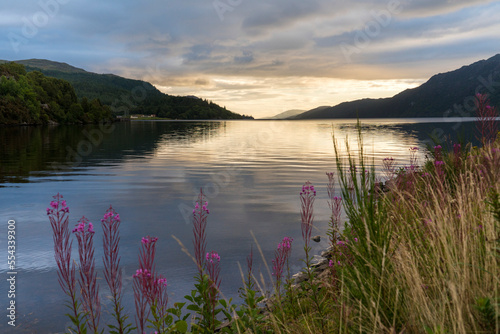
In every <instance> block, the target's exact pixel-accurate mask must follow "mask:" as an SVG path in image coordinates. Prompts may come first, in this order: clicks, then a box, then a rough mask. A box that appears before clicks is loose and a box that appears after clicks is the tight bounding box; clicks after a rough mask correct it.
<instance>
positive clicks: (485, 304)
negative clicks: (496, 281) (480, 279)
mask: <svg viewBox="0 0 500 334" xmlns="http://www.w3.org/2000/svg"><path fill="white" fill-rule="evenodd" d="M474 307H475V309H476V310H477V311H478V313H479V321H480V323H481V325H482V327H483V328H484V329H485V330H488V331H491V332H492V333H493V331H494V330H495V326H496V323H498V322H499V321H500V315H499V314H497V312H496V310H495V307H494V306H493V304H492V303H491V299H490V298H485V297H483V298H478V299H477V300H476V304H475V305H474Z"/></svg>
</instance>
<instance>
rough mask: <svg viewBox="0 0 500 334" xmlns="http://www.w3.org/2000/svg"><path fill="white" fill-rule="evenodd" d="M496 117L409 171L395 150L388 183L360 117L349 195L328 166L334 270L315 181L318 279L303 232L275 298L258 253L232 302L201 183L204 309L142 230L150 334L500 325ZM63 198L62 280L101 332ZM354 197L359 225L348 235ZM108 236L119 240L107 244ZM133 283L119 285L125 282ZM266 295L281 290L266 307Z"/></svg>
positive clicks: (80, 314)
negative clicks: (170, 280)
mask: <svg viewBox="0 0 500 334" xmlns="http://www.w3.org/2000/svg"><path fill="white" fill-rule="evenodd" d="M477 101H478V108H487V107H488V106H487V101H486V100H484V99H483V97H482V96H478V97H477ZM483 102H485V103H483ZM490 109H491V107H490ZM478 114H479V115H484V112H481V110H480V111H479V113H478ZM493 114H494V113H491V114H490V115H493ZM485 122H495V120H494V118H493V117H489V118H486V119H485V118H482V119H480V122H478V130H479V133H481V134H482V137H481V141H482V143H483V146H482V147H480V148H478V147H472V146H471V145H465V144H464V143H451V146H452V148H453V149H451V150H450V151H449V152H447V151H445V150H443V147H442V146H441V145H440V144H439V143H436V145H435V146H434V147H430V148H429V153H428V158H427V160H426V161H425V163H423V164H422V165H420V164H419V161H418V159H417V158H416V154H415V153H416V151H417V150H418V148H411V149H410V164H409V165H408V166H402V167H400V168H397V166H396V163H395V161H394V159H392V158H387V159H385V160H384V167H385V170H384V174H385V184H384V183H382V182H381V179H379V177H378V176H377V175H376V174H375V170H374V167H373V166H374V164H373V162H372V163H371V164H370V162H368V161H366V158H365V156H364V153H363V145H362V138H361V131H360V125H359V124H358V128H359V144H360V150H359V153H358V155H353V154H351V151H349V147H347V149H348V155H347V157H342V156H341V155H340V153H339V152H340V151H339V144H338V142H337V141H336V140H335V152H336V161H337V176H338V181H339V184H340V189H341V192H342V195H341V196H342V197H339V196H335V193H334V189H335V187H334V183H335V177H334V174H333V173H328V174H327V175H328V195H329V198H330V203H329V204H330V208H331V210H332V215H331V221H330V223H331V224H330V229H329V231H328V235H329V238H330V242H331V248H330V250H329V254H328V257H329V259H330V260H329V262H328V265H327V267H326V268H325V270H324V271H323V272H322V274H321V275H317V270H315V269H314V267H313V265H312V264H311V259H310V254H309V251H310V248H309V247H308V246H309V242H310V237H311V233H310V232H311V228H312V227H313V224H314V222H313V217H314V214H313V210H314V205H313V204H314V199H315V196H316V189H315V188H314V186H313V185H312V184H310V183H309V182H306V183H305V184H304V185H303V187H302V191H301V193H300V199H301V209H300V213H301V227H302V237H303V239H304V243H305V247H304V252H305V260H304V263H305V265H306V267H305V269H304V270H303V274H302V276H303V277H305V280H302V281H298V280H297V281H295V280H294V279H292V278H291V277H290V273H289V271H288V272H287V273H286V272H285V268H288V257H289V254H290V252H291V251H292V241H293V240H292V239H291V238H288V237H285V238H284V239H283V241H282V242H280V243H279V244H278V247H277V249H276V253H275V258H274V260H273V261H272V263H273V277H274V279H275V282H276V284H275V285H274V291H273V293H272V295H271V296H268V294H267V292H266V291H265V288H263V287H264V284H263V283H264V282H262V281H260V280H259V279H257V278H256V277H257V275H254V274H253V272H252V257H253V255H252V253H251V255H250V256H249V258H248V259H247V263H248V274H247V278H246V279H245V282H244V287H243V288H242V290H241V291H242V292H241V296H242V298H243V304H242V305H241V306H239V307H236V306H234V305H232V304H231V303H232V301H231V300H225V299H223V298H221V295H222V294H221V292H220V289H219V287H220V276H219V274H220V267H219V266H220V264H221V258H220V256H219V255H218V254H217V253H216V252H215V251H211V252H208V253H206V234H205V229H206V225H207V219H208V215H209V213H210V211H209V209H208V203H207V202H206V201H205V198H204V195H203V192H202V191H200V195H199V197H198V201H197V203H196V205H195V207H194V210H193V235H194V237H193V246H194V256H193V261H194V263H195V264H196V265H197V268H198V273H197V276H196V282H197V283H196V284H195V289H194V290H193V291H192V293H191V294H190V295H188V296H186V300H187V304H188V305H187V306H186V310H187V311H191V312H193V315H192V316H191V314H189V313H186V312H184V311H183V307H184V306H185V305H186V303H176V304H174V306H173V307H171V308H167V303H168V296H167V294H166V288H167V287H166V280H165V278H163V277H162V276H161V275H159V274H158V273H157V272H156V270H155V265H154V257H155V245H156V242H157V240H158V239H157V238H152V237H149V236H147V237H145V238H143V239H142V246H141V250H140V256H139V269H138V270H137V272H136V274H135V275H134V278H133V279H134V296H135V301H136V310H137V315H136V326H137V328H138V329H139V333H143V332H144V331H146V330H147V328H151V329H152V330H154V331H156V332H158V333H186V332H188V331H189V330H190V331H191V332H192V333H213V332H215V331H220V332H225V333H333V332H338V333H351V332H359V333H365V332H370V333H498V332H499V330H500V298H499V283H500V271H499V266H498V265H499V261H500V138H496V137H497V133H496V132H495V133H493V132H492V131H490V129H492V128H494V126H493V125H492V124H485ZM485 134H486V135H485ZM346 144H347V141H346ZM442 144H443V145H444V143H442ZM370 165H371V169H370V167H369V166H370ZM54 198H55V201H53V202H51V207H50V208H48V209H47V214H48V215H49V218H50V220H51V223H52V227H53V229H54V236H55V237H54V242H55V250H56V261H59V262H58V267H59V268H60V269H59V275H60V283H61V287H62V288H63V290H64V291H65V292H66V294H67V295H68V298H69V299H70V302H69V307H70V309H71V312H70V314H71V315H70V317H71V319H72V321H73V324H74V328H73V331H75V332H78V333H82V332H84V330H85V328H84V327H82V326H85V325H87V326H88V328H89V329H90V330H92V331H93V332H97V331H98V328H97V326H95V327H94V325H93V324H98V323H99V319H98V318H97V317H96V315H97V313H96V312H95V311H94V310H96V309H98V307H97V304H98V293H97V292H93V293H94V295H95V296H96V297H95V298H93V299H91V300H93V302H94V303H95V304H94V308H92V307H91V306H92V305H90V304H89V302H88V300H89V299H88V298H85V294H84V293H83V292H82V293H81V294H82V296H81V298H80V299H79V300H76V298H75V293H74V292H71V291H73V290H71V289H70V288H71V287H73V289H74V287H75V286H76V283H75V280H76V274H75V269H74V267H72V266H71V265H70V263H71V261H69V256H70V251H69V250H68V248H67V245H68V244H69V245H70V241H69V240H70V239H69V232H68V231H69V230H68V226H67V216H66V214H67V213H68V207H67V205H66V202H65V201H62V197H61V196H60V195H59V194H58V195H57V196H55V197H54ZM340 204H342V205H343V207H344V211H345V215H346V217H347V220H348V221H347V222H346V223H345V226H344V229H343V230H342V231H341V230H340V228H339V222H340V217H341V215H340V211H339V210H340V209H339V208H340ZM110 218H113V219H115V220H119V219H120V218H119V216H118V215H117V214H116V212H114V211H112V210H111V208H110V210H108V212H107V213H106V214H105V216H104V219H103V223H108V222H107V220H109V219H110ZM87 223H88V222H87V221H81V222H80V224H78V225H77V227H76V228H75V230H74V231H73V232H74V233H76V234H77V235H78V236H79V237H78V244H79V245H80V244H81V243H82V242H81V240H90V241H89V243H87V245H91V240H92V235H93V233H94V230H93V225H92V224H91V223H88V224H87ZM103 227H104V226H103ZM115 231H117V227H116V229H115ZM111 240H118V236H116V238H114V239H113V238H111V239H109V240H108V239H105V240H104V245H105V246H104V247H105V249H110V250H111V251H110V252H108V251H107V253H106V254H109V255H107V256H109V258H110V259H111V258H112V259H115V260H114V262H113V261H110V262H113V263H115V264H114V265H111V264H106V262H105V267H107V266H114V268H115V270H116V268H117V264H118V263H119V258H118V257H117V254H118V243H116V244H114V243H113V241H111ZM106 243H110V244H113V245H116V246H113V247H107V246H106ZM180 244H181V245H182V243H180ZM70 247H71V246H70ZM182 247H183V248H184V250H185V251H186V252H188V251H187V249H186V248H185V247H184V246H182ZM188 253H189V252H188ZM58 254H62V255H58ZM79 254H80V271H84V272H86V273H87V276H82V275H81V280H82V281H84V282H85V285H84V284H82V283H80V284H82V286H92V285H93V284H94V283H95V279H96V277H95V275H94V274H93V271H92V267H90V268H91V269H90V270H86V271H85V267H86V266H87V265H88V264H89V263H90V264H92V263H94V260H93V258H92V254H93V252H90V251H89V248H84V247H79ZM63 260H64V261H63ZM60 262H61V264H59V263H60ZM106 270H107V269H106ZM88 273H90V274H88ZM107 275H109V274H107ZM67 277H69V278H67ZM106 277H108V276H106ZM120 279H121V277H120V278H116V277H115V278H114V279H113V280H108V278H107V281H108V284H109V282H110V281H113V282H116V283H115V286H120V283H119V281H120ZM283 282H284V283H285V284H282V283H283ZM91 292H92V291H91ZM120 293H121V290H120V291H119V292H117V293H116V296H118V297H117V298H116V299H115V300H116V303H117V304H116V305H115V309H117V310H121V309H122V308H121V306H120V302H121V298H120V297H119V296H120ZM264 296H268V297H269V298H268V300H267V303H266V304H265V305H262V303H263V297H264ZM259 303H261V306H260V307H259ZM86 305H88V306H86ZM218 315H219V316H218ZM220 315H224V316H225V318H226V319H227V320H228V323H227V324H226V325H222V321H221V319H222V317H221V316H220ZM115 318H116V324H115V325H112V326H111V328H113V329H115V331H114V332H116V333H118V332H119V333H125V332H128V331H130V330H131V326H130V324H125V322H126V319H127V318H126V317H125V316H124V315H120V316H119V315H115ZM120 319H121V322H120ZM124 321H125V322H124ZM188 322H190V324H191V326H190V327H189V326H188ZM121 325H123V326H121ZM122 327H123V328H124V329H123V330H117V329H119V328H122Z"/></svg>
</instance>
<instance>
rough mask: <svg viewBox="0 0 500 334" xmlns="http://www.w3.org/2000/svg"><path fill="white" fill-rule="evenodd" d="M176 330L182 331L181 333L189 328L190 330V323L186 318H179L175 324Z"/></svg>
mask: <svg viewBox="0 0 500 334" xmlns="http://www.w3.org/2000/svg"><path fill="white" fill-rule="evenodd" d="M173 329H175V330H177V331H179V332H181V333H186V332H187V330H188V324H187V322H186V321H184V320H178V321H177V322H176V323H175V326H174V328H173Z"/></svg>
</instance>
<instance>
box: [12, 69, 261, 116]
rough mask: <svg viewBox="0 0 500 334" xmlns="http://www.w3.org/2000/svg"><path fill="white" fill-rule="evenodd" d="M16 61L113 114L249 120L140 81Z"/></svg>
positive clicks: (219, 107)
mask: <svg viewBox="0 0 500 334" xmlns="http://www.w3.org/2000/svg"><path fill="white" fill-rule="evenodd" d="M16 62H17V63H19V64H23V65H25V66H26V70H27V71H35V70H36V71H40V72H42V73H44V74H45V75H47V76H50V77H55V78H59V79H64V80H67V81H68V82H70V83H71V84H72V86H73V87H74V89H75V92H76V95H77V96H78V97H79V98H83V97H86V98H88V99H95V98H97V99H99V101H101V103H102V104H104V105H107V106H110V107H111V109H112V111H113V113H114V114H115V115H129V114H134V113H139V114H148V115H151V114H154V115H156V116H157V117H163V118H171V119H243V118H252V117H250V116H243V115H240V114H236V113H233V112H231V111H229V110H227V109H226V108H225V107H221V106H219V105H217V104H215V103H213V102H211V101H207V100H203V99H199V98H197V97H194V96H172V95H167V94H164V93H162V92H160V91H159V90H158V89H156V87H154V86H153V85H152V84H150V83H148V82H145V81H142V80H133V79H126V78H123V77H120V76H117V75H114V74H96V73H92V72H87V71H85V70H83V69H80V68H76V67H73V66H71V65H68V64H66V63H58V62H54V61H49V60H43V59H29V60H19V61H16Z"/></svg>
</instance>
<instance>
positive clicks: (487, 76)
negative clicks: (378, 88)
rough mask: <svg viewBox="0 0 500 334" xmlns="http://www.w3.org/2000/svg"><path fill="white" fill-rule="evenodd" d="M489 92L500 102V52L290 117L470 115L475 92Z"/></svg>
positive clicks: (493, 101)
mask: <svg viewBox="0 0 500 334" xmlns="http://www.w3.org/2000/svg"><path fill="white" fill-rule="evenodd" d="M476 93H484V94H488V95H489V97H490V102H491V104H492V105H497V106H500V54H497V55H496V56H493V57H491V58H489V59H487V60H481V61H478V62H476V63H473V64H471V65H468V66H463V67H462V68H460V69H458V70H455V71H451V72H447V73H440V74H436V75H434V76H433V77H431V78H430V79H429V80H428V81H427V82H426V83H424V84H422V85H421V86H419V87H416V88H413V89H407V90H405V91H403V92H401V93H399V94H397V95H395V96H393V97H391V98H384V99H361V100H356V101H352V102H344V103H341V104H338V105H336V106H333V107H319V108H316V109H312V110H309V111H306V112H305V113H302V114H300V115H297V116H293V117H291V118H290V119H312V118H356V117H357V116H358V115H359V117H360V118H399V117H473V116H474V109H475V108H474V96H475V95H476Z"/></svg>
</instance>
